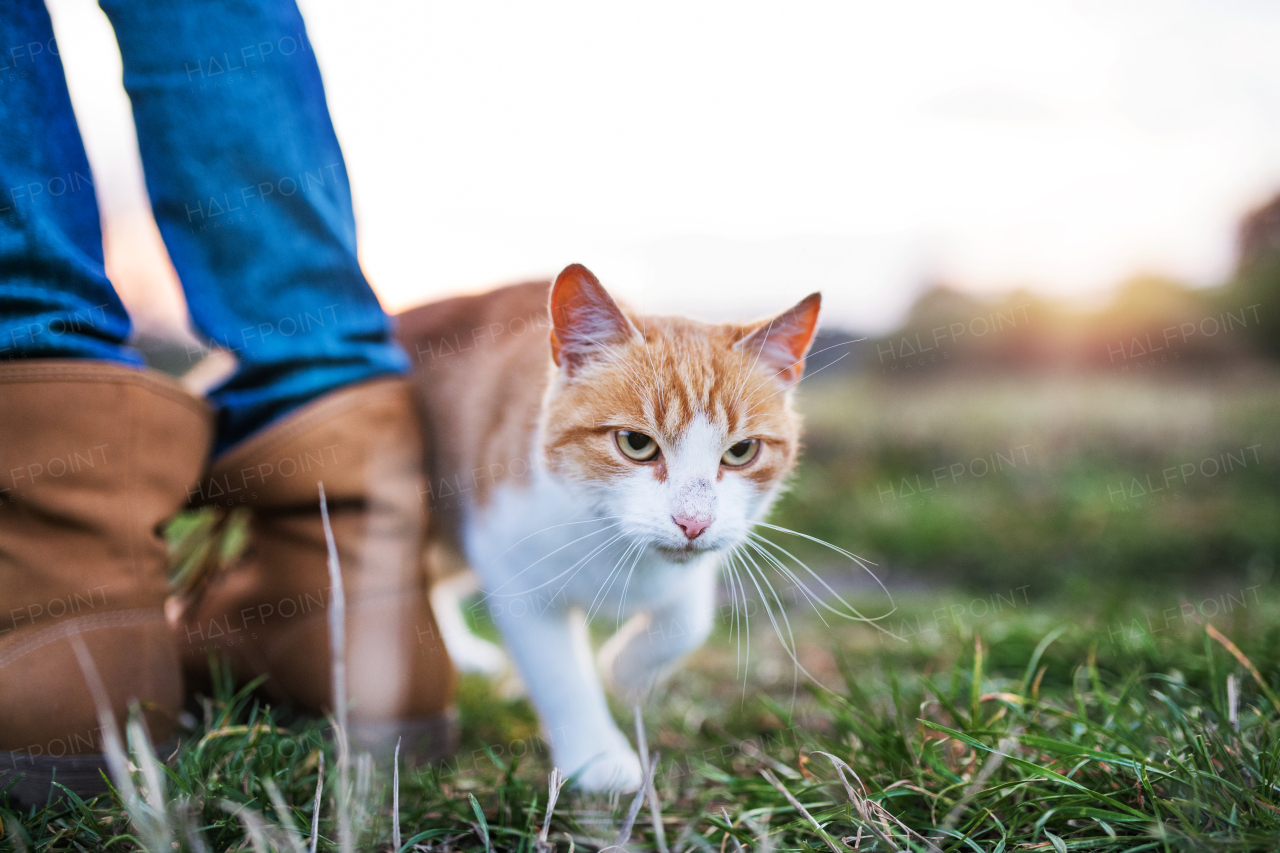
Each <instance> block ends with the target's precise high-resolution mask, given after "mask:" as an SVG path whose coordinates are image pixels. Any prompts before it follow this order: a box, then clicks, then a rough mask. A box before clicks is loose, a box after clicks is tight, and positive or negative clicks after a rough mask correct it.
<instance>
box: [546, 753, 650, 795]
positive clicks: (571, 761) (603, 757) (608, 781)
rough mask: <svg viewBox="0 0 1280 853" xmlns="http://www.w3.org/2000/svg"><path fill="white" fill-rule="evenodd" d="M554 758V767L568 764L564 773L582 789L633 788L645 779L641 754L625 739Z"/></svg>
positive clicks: (604, 790)
mask: <svg viewBox="0 0 1280 853" xmlns="http://www.w3.org/2000/svg"><path fill="white" fill-rule="evenodd" d="M584 751H585V750H584ZM553 760H554V761H555V764H556V766H557V767H562V768H563V767H568V768H570V769H568V770H566V771H565V775H566V776H570V777H572V776H576V786H577V787H578V789H579V790H582V791H587V792H592V793H596V792H607V791H623V792H626V791H635V790H637V789H639V787H640V785H641V783H643V782H644V776H643V774H641V772H640V758H639V757H638V756H637V755H636V754H635V752H634V751H633V750H632V749H631V747H630V746H629V745H628V744H627V743H625V742H623V743H620V744H613V745H611V746H609V747H607V748H605V749H601V750H598V751H596V752H595V753H594V754H589V755H585V756H581V757H580V756H578V755H562V754H556V755H554V756H553Z"/></svg>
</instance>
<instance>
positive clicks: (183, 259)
mask: <svg viewBox="0 0 1280 853" xmlns="http://www.w3.org/2000/svg"><path fill="white" fill-rule="evenodd" d="M101 5H102V8H103V9H104V11H106V13H107V16H108V18H109V19H110V20H111V23H112V26H113V27H114V28H115V31H116V39H117V41H118V43H119V45H120V53H121V56H122V57H123V60H124V85H125V90H126V91H127V92H128V94H129V97H130V99H131V101H132V103H133V115H134V122H135V124H136V126H137V130H138V145H139V149H140V151H141V153H142V162H143V166H144V169H145V173H146V181H147V191H148V194H149V195H150V197H151V204H152V208H153V210H154V213H155V217H156V222H157V223H158V225H159V227H160V233H161V235H162V236H163V237H164V242H165V245H166V247H167V248H168V250H169V256H170V257H171V258H172V260H173V264H174V267H175V268H176V269H177V271H178V276H179V278H180V279H181V281H182V287H183V290H184V291H185V293H186V298H187V304H188V306H189V308H190V311H191V317H192V321H193V324H194V326H195V328H196V329H197V331H198V332H199V333H201V334H202V335H203V336H205V337H206V338H207V339H208V340H209V341H211V342H212V343H214V344H216V345H218V346H221V347H225V348H226V349H229V350H231V351H232V353H234V354H235V355H236V357H237V358H238V359H239V361H240V366H239V370H238V371H237V372H236V374H235V375H234V376H233V377H232V378H231V379H230V380H228V381H227V382H226V383H225V384H223V385H222V386H220V387H218V388H217V389H215V390H214V391H213V392H212V393H211V394H210V400H211V402H212V403H213V404H214V405H215V406H216V408H217V410H218V437H217V448H216V449H224V448H226V447H227V446H229V445H231V444H233V443H235V442H236V441H238V440H240V439H241V438H243V437H245V436H247V435H249V434H250V433H252V432H253V431H255V430H257V429H259V428H260V427H262V426H264V425H266V424H268V423H269V422H271V421H272V420H273V419H275V418H277V417H279V416H280V415H282V414H285V413H287V412H288V411H290V410H292V409H295V408H297V407H298V406H300V405H302V404H304V403H307V402H309V401H310V400H313V399H315V398H316V397H319V396H321V395H323V394H325V393H327V392H328V391H331V390H334V389H336V388H339V387H342V386H345V385H349V384H351V383H354V382H359V381H362V380H365V379H369V378H372V377H375V376H379V375H386V374H394V373H400V372H403V371H404V370H405V369H407V359H406V358H405V356H404V354H403V353H402V352H401V351H400V349H399V348H398V347H397V346H396V344H395V343H394V342H393V340H392V328H391V321H390V319H389V318H388V317H387V316H386V314H385V313H384V312H383V310H382V308H381V306H380V305H379V304H378V301H377V298H376V297H375V296H374V294H373V291H372V290H371V289H370V287H369V285H368V283H367V282H366V281H365V278H364V275H363V274H362V273H361V271H360V267H359V263H358V262H357V259H356V235H355V220H354V217H353V215H352V208H351V191H350V186H349V184H348V181H347V173H346V167H345V165H344V163H343V160H342V152H341V150H340V149H339V147H338V141H337V138H336V136H335V135H334V132H333V126H332V124H331V123H330V120H329V113H328V108H327V105H326V103H325V96H324V88H323V86H322V84H321V81H320V71H319V68H318V66H317V65H316V60H315V55H314V54H313V53H312V50H311V45H310V42H309V41H308V40H307V36H306V28H305V27H304V25H303V21H302V17H301V15H300V14H299V12H298V9H297V7H296V5H295V4H294V2H293V0H183V2H181V3H173V2H160V0H102V2H101ZM0 20H3V23H0V27H3V28H4V35H5V38H6V41H5V44H6V45H17V44H27V43H31V44H34V43H36V42H38V41H40V42H42V43H45V44H47V45H48V47H47V48H46V49H45V51H44V52H43V53H40V54H37V55H36V56H34V57H33V56H31V54H32V53H33V51H32V50H26V52H25V53H23V54H20V57H21V58H22V59H24V60H30V66H31V68H33V69H34V68H35V67H36V65H37V64H38V61H40V60H42V61H43V62H44V65H43V66H41V69H40V71H39V73H36V72H34V71H33V72H32V76H31V77H30V79H28V78H25V77H22V78H18V80H16V81H14V82H16V83H17V84H18V85H16V86H15V85H12V84H11V83H10V82H8V81H6V82H5V84H4V89H3V90H2V91H3V92H4V96H3V98H0V101H2V102H3V107H0V125H2V126H3V127H4V130H3V137H4V142H3V143H0V144H3V146H4V147H2V148H0V154H2V156H0V175H3V177H4V178H5V180H6V181H7V183H6V184H5V188H6V189H7V188H9V187H15V186H19V185H21V184H22V183H23V181H24V180H25V181H26V182H27V183H28V184H41V185H43V186H46V187H47V185H48V184H49V183H50V182H51V181H52V180H53V177H54V176H63V175H67V174H70V175H73V176H74V175H75V174H77V171H76V170H77V169H78V170H79V173H80V174H83V175H88V174H89V172H88V168H87V164H85V160H84V152H83V148H82V146H81V144H80V140H79V137H78V135H77V132H76V128H75V120H74V117H73V116H72V114H71V106H70V101H69V99H68V97H67V94H66V85H65V82H64V81H63V78H62V71H61V67H60V63H59V62H58V60H57V57H56V54H55V51H56V48H57V46H56V43H54V42H53V41H52V34H51V32H50V30H49V23H48V17H47V14H46V13H45V12H44V9H43V8H41V7H40V5H39V3H38V2H33V0H17V2H16V3H15V0H6V3H5V10H4V11H3V12H0ZM6 61H7V62H9V63H10V64H11V65H13V66H14V68H13V72H15V73H16V72H17V71H19V68H18V66H17V64H16V62H17V59H16V58H14V57H6ZM0 73H9V72H2V71H0ZM37 84H38V85H39V87H40V89H39V91H36V88H37ZM24 87H25V88H26V89H30V90H31V91H30V92H25V91H24V93H23V95H22V96H21V97H18V98H11V97H10V93H11V92H15V91H23V89H24ZM17 128H20V131H19V132H17V133H14V132H12V131H11V129H17ZM6 194H8V193H6ZM28 198H29V199H30V201H29V202H28V206H29V207H30V208H31V211H32V213H31V216H30V217H28V218H23V217H22V216H18V217H17V218H16V219H13V220H12V221H10V220H6V221H4V222H2V223H0V263H3V264H4V266H3V270H2V274H0V323H2V324H4V326H9V327H17V326H21V325H22V324H23V323H26V324H28V325H32V324H38V323H41V318H42V317H43V318H46V319H47V320H49V322H45V323H44V326H45V328H50V326H51V323H52V320H53V319H55V318H56V317H60V316H61V317H65V316H68V314H67V312H68V311H69V310H70V311H72V316H74V315H75V314H92V312H94V311H96V312H97V319H96V320H95V321H94V322H92V323H91V322H87V321H86V322H83V323H75V324H72V325H74V326H75V328H74V329H71V328H70V327H68V331H66V332H65V333H64V334H60V335H53V334H45V335H43V336H42V337H43V339H42V340H41V342H40V347H43V348H40V347H35V346H32V345H31V344H30V341H31V340H32V338H31V337H30V336H28V337H26V338H21V337H19V338H17V339H14V340H8V339H5V340H0V346H4V345H6V344H8V345H9V346H10V353H8V354H12V351H13V350H15V349H16V350H17V351H18V352H19V353H20V354H23V355H27V354H30V355H33V356H38V357H49V356H67V357H90V358H113V359H116V360H120V361H131V362H136V361H137V358H136V356H134V355H132V354H131V353H130V351H129V350H128V349H127V348H125V347H124V346H123V342H124V339H125V337H126V335H127V333H128V321H127V318H126V317H125V316H124V312H123V309H122V308H121V307H120V303H119V300H118V299H117V298H116V297H115V295H114V294H113V293H112V292H111V290H110V288H109V287H108V286H107V284H106V281H105V278H104V276H103V274H102V253H101V247H100V235H99V232H98V224H97V218H98V213H97V209H96V205H95V203H94V197H93V193H92V187H91V186H87V187H84V188H83V189H82V190H80V191H79V192H78V193H72V192H69V191H68V192H66V193H63V194H61V195H58V196H56V197H55V196H54V195H53V193H52V192H51V191H49V190H46V192H44V193H35V194H34V195H32V194H31V193H30V191H28V194H27V195H26V196H21V195H20V196H15V197H13V198H12V199H6V201H7V202H8V203H10V204H12V205H13V206H14V207H15V209H16V208H17V203H18V202H20V201H27V199H28ZM42 199H43V200H42ZM41 200H42V201H41ZM41 205H43V206H41ZM64 207H65V208H66V209H65V210H64V209H63V208H64ZM28 235H34V237H32V236H28ZM66 325H67V324H65V323H64V324H63V326H66ZM0 328H2V327H0ZM10 337H12V336H10ZM5 354H6V353H4V352H3V351H0V356H3V355H5Z"/></svg>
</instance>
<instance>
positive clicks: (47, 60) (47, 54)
mask: <svg viewBox="0 0 1280 853" xmlns="http://www.w3.org/2000/svg"><path fill="white" fill-rule="evenodd" d="M0 50H2V51H3V54H0V128H3V130H0V363H4V362H10V361H13V360H15V359H31V358H91V359H103V360H108V361H114V362H123V363H126V364H133V365H141V363H142V360H141V357H140V356H139V355H138V354H137V353H136V352H134V351H133V350H131V349H129V348H128V347H126V346H125V339H126V338H127V337H128V336H129V316H128V314H126V313H125V310H124V305H123V304H122V303H121V302H120V298H119V297H118V296H116V293H115V291H114V290H112V289H111V285H110V284H109V283H108V282H107V276H106V273H105V271H104V270H103V266H102V230H101V225H100V223H99V221H98V204H97V199H96V197H95V196H94V191H93V179H92V175H91V173H90V171H89V161H88V159H87V158H86V157H85V153H84V145H83V144H82V143H81V141H80V132H79V130H78V129H77V127H76V119H75V114H74V113H73V112H72V111H71V98H70V96H69V95H68V93H67V82H66V79H65V78H64V77H63V74H62V61H61V60H60V59H59V58H58V45H57V42H56V41H54V36H53V27H52V25H51V24H50V22H49V13H48V12H47V11H46V10H45V7H44V3H43V2H42V0H7V2H6V3H5V8H4V12H3V13H0Z"/></svg>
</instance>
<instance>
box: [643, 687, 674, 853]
mask: <svg viewBox="0 0 1280 853" xmlns="http://www.w3.org/2000/svg"><path fill="white" fill-rule="evenodd" d="M635 712H636V746H637V747H638V748H639V750H640V772H641V773H643V774H644V776H645V777H646V778H652V776H651V774H650V773H649V765H648V762H649V739H648V738H647V737H645V732H644V716H643V715H642V714H641V713H640V706H639V705H636V706H635ZM654 756H655V757H654V763H655V764H656V763H657V753H654ZM646 794H647V795H648V797H649V818H650V820H651V821H652V823H653V843H654V845H656V846H657V848H658V853H668V851H667V833H666V831H665V830H664V829H663V827H662V803H660V802H659V801H658V787H657V786H656V785H654V784H652V783H650V784H649V785H648V786H646Z"/></svg>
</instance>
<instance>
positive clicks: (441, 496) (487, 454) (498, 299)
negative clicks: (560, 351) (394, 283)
mask: <svg viewBox="0 0 1280 853" xmlns="http://www.w3.org/2000/svg"><path fill="white" fill-rule="evenodd" d="M550 289H551V283H550V282H546V281H538V282H527V283H524V284H515V285H511V286H508V287H501V288H498V289H496V290H491V291H488V292H486V293H478V294H474V295H467V296H458V297H453V298H450V299H442V300H439V301H437V302H429V303H427V304H425V305H420V306H418V307H416V308H411V309H409V310H407V311H405V312H403V313H401V314H400V315H398V316H397V318H396V321H397V326H398V328H397V332H396V336H397V339H398V340H399V342H400V344H401V346H402V347H404V350H405V352H406V353H408V355H409V358H410V360H411V361H412V362H413V384H414V389H415V393H416V395H417V398H418V403H419V410H420V412H421V415H422V419H423V430H424V433H425V435H424V438H425V440H426V463H427V473H428V478H429V484H428V489H429V493H428V495H427V496H426V499H427V501H428V503H429V509H430V510H431V512H430V515H431V516H432V517H433V521H432V524H433V526H436V524H437V523H443V524H445V525H447V526H456V523H457V516H458V514H459V511H460V510H462V509H463V508H464V507H465V505H466V504H468V503H469V502H476V501H480V502H483V501H484V500H485V499H486V498H487V496H488V495H489V494H490V493H491V491H492V489H493V487H494V486H496V485H497V484H498V483H501V482H504V481H507V480H511V479H519V478H523V477H525V476H527V475H528V473H529V468H530V462H531V459H530V458H529V457H530V454H531V453H532V446H533V437H534V433H535V432H536V429H537V422H538V415H539V410H540V407H541V402H542V394H543V391H544V389H545V388H546V385H547V381H548V379H549V374H550V369H551V355H550V352H551V350H550V343H549V335H550V332H551V321H550V317H549V314H548V308H547V302H548V295H549V293H550Z"/></svg>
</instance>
